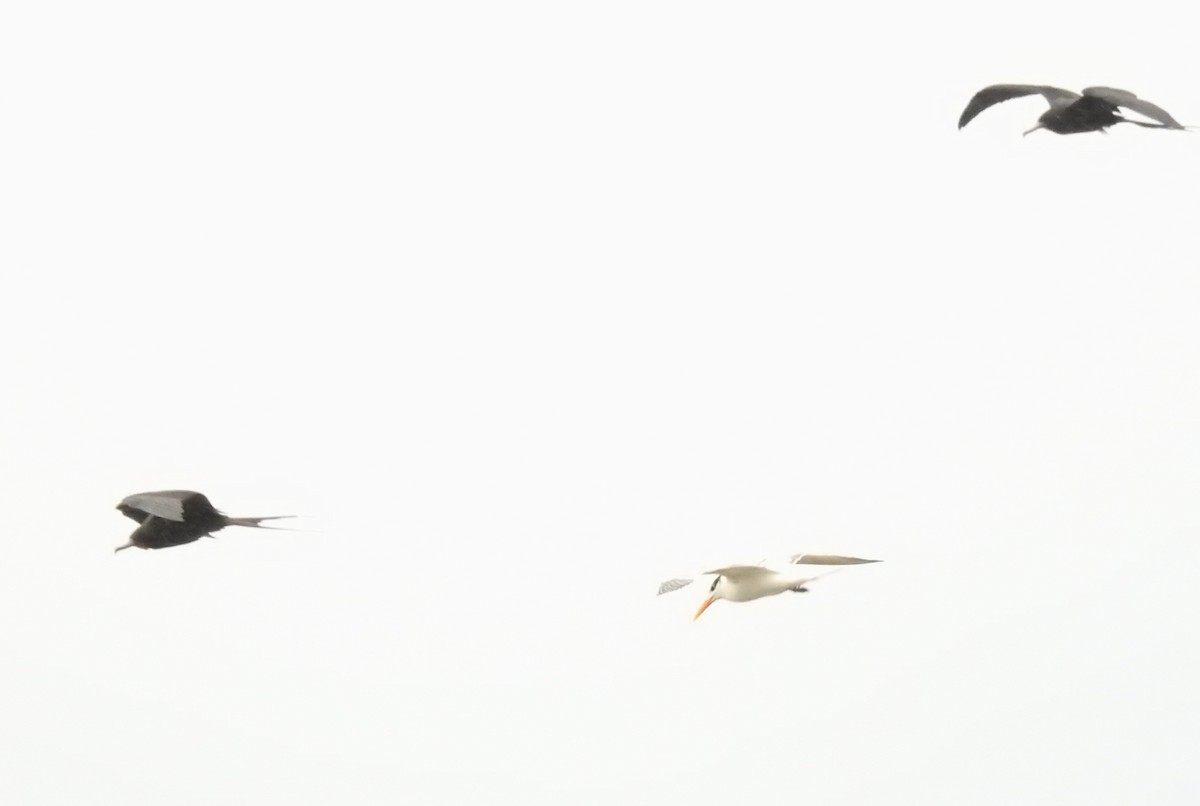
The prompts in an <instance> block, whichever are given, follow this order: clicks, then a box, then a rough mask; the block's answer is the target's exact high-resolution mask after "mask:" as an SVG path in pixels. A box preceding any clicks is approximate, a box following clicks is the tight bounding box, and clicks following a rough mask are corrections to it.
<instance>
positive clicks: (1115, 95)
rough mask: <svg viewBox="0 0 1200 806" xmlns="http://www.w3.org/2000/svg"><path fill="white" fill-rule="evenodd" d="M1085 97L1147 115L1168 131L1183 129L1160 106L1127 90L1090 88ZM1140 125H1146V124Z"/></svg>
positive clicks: (1085, 91)
mask: <svg viewBox="0 0 1200 806" xmlns="http://www.w3.org/2000/svg"><path fill="white" fill-rule="evenodd" d="M1083 94H1084V95H1087V96H1089V97H1092V98H1099V99H1100V100H1102V101H1108V102H1109V103H1110V104H1113V105H1114V106H1123V107H1125V108H1126V109H1129V110H1132V111H1134V112H1137V113H1138V114H1139V115H1145V116H1146V117H1148V118H1150V119H1151V120H1157V121H1158V122H1159V123H1161V124H1162V126H1163V128H1166V129H1182V128H1183V126H1182V125H1181V124H1180V123H1179V121H1177V120H1175V118H1173V117H1171V116H1170V115H1169V114H1167V110H1165V109H1163V108H1162V107H1160V106H1156V105H1155V104H1152V103H1150V102H1149V101H1143V100H1142V99H1141V98H1139V97H1137V96H1136V95H1134V94H1133V93H1132V92H1128V91H1126V90H1117V89H1113V88H1112V87H1088V88H1087V89H1085V90H1084V91H1083ZM1130 122H1131V123H1137V121H1130ZM1138 125H1142V126H1144V125H1146V124H1144V123H1142V124H1138Z"/></svg>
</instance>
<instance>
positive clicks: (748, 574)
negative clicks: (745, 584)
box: [704, 565, 779, 581]
mask: <svg viewBox="0 0 1200 806" xmlns="http://www.w3.org/2000/svg"><path fill="white" fill-rule="evenodd" d="M704 573H705V574H712V575H713V576H722V577H725V578H727V579H729V580H731V581H736V580H743V579H753V578H755V577H765V576H774V575H776V574H778V573H779V572H778V571H776V570H774V569H772V568H767V567H765V566H761V565H730V566H728V567H726V568H717V569H715V570H713V571H705V572H704Z"/></svg>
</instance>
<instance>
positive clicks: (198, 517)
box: [115, 490, 294, 551]
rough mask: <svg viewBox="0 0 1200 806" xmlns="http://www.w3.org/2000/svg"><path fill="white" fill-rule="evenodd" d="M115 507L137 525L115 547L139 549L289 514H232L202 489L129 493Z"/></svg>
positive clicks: (256, 524)
mask: <svg viewBox="0 0 1200 806" xmlns="http://www.w3.org/2000/svg"><path fill="white" fill-rule="evenodd" d="M117 509H119V510H121V512H122V514H124V515H126V516H128V517H130V518H133V519H134V520H135V521H137V522H138V523H139V524H141V525H140V526H138V528H136V529H134V530H133V534H131V535H130V536H129V542H128V543H126V544H125V545H123V546H117V548H116V549H115V551H120V550H121V549H127V548H129V547H130V546H137V547H138V548H140V549H165V548H168V547H170V546H182V545H183V544H184V543H191V542H192V541H193V540H199V539H200V538H202V537H211V536H212V533H213V532H219V531H221V530H222V529H224V528H225V527H226V526H254V527H258V528H260V529H269V528H271V527H269V526H262V525H261V524H262V522H263V521H271V520H275V519H277V518H291V517H294V516H292V515H271V516H269V517H265V518H231V517H229V516H228V515H223V514H221V513H220V512H218V511H217V510H216V508H214V507H213V505H212V504H211V503H210V502H209V500H208V498H207V497H205V496H204V494H203V493H196V492H192V491H191V490H162V491H161V492H156V493H138V494H137V495H131V496H129V497H128V498H126V499H125V500H124V501H122V502H121V503H119V504H117Z"/></svg>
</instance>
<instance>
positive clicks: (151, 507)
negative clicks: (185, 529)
mask: <svg viewBox="0 0 1200 806" xmlns="http://www.w3.org/2000/svg"><path fill="white" fill-rule="evenodd" d="M177 492H178V491H176V490H166V491H163V492H159V493H138V494H137V495H131V496H129V497H128V498H126V499H125V500H124V501H122V502H121V506H123V507H129V508H130V509H137V510H141V511H142V512H145V513H146V514H147V515H153V516H154V517H156V518H162V519H163V520H168V521H179V522H180V523H182V522H183V498H182V497H180V496H179V495H177ZM130 517H133V516H132V515H130ZM134 520H137V519H136V518H134Z"/></svg>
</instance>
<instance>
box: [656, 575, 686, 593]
mask: <svg viewBox="0 0 1200 806" xmlns="http://www.w3.org/2000/svg"><path fill="white" fill-rule="evenodd" d="M691 584H692V580H690V579H668V580H667V581H666V582H664V583H662V584H661V585H659V586H658V595H659V596H662V595H663V594H664V593H670V592H671V591H677V590H679V589H680V588H686V587H687V586H688V585H691Z"/></svg>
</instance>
